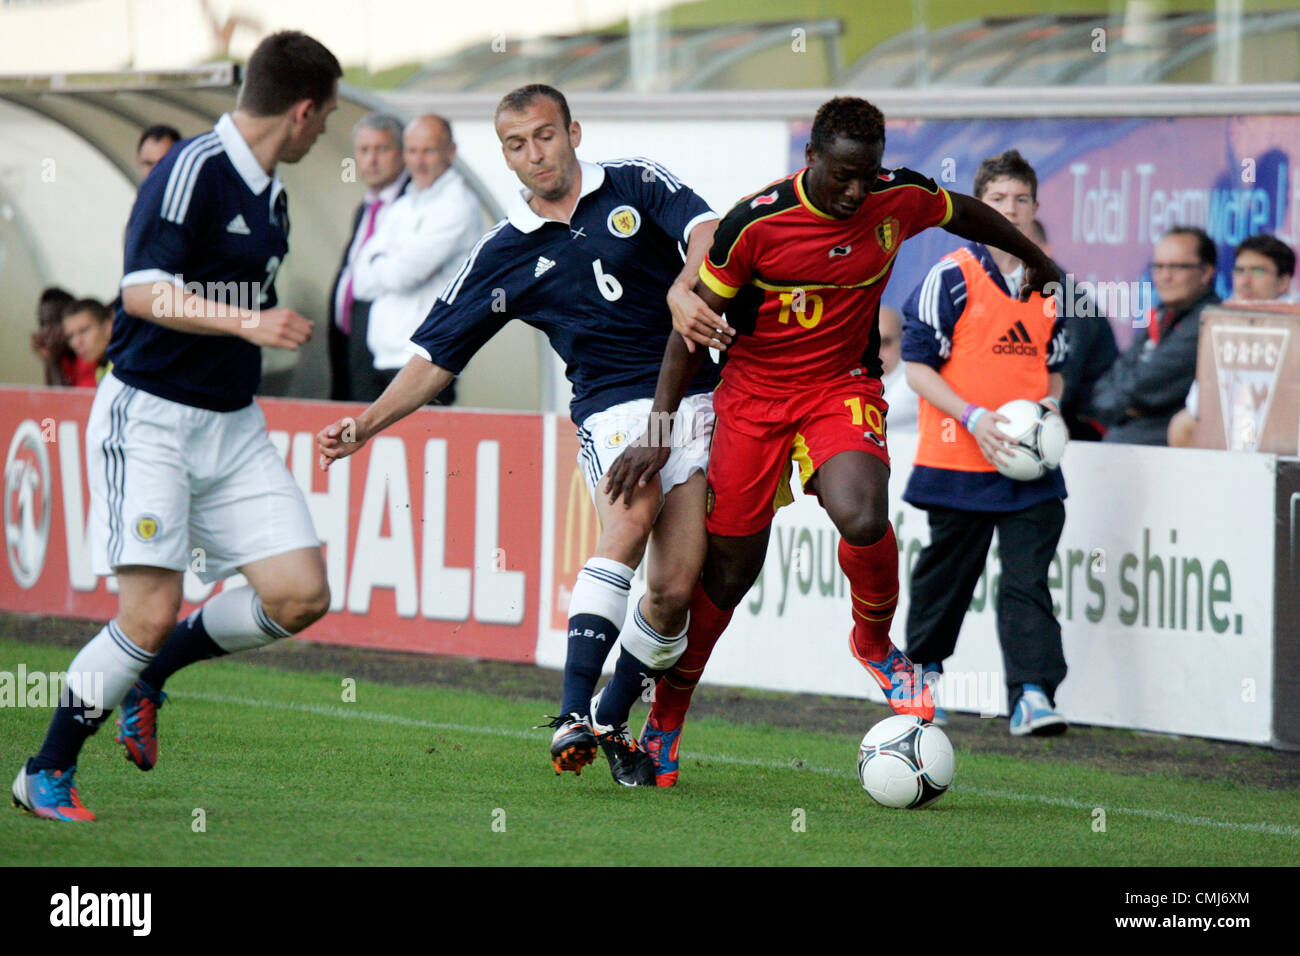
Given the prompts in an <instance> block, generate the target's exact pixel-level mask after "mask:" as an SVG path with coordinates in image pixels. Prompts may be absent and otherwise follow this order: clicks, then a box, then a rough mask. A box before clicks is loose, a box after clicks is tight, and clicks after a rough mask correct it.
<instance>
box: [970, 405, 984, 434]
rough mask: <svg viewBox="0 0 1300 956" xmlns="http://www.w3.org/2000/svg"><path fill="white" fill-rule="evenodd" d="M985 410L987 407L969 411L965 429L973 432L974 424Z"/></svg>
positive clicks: (982, 415)
mask: <svg viewBox="0 0 1300 956" xmlns="http://www.w3.org/2000/svg"><path fill="white" fill-rule="evenodd" d="M987 411H988V409H987V408H976V409H975V411H973V412H971V413H970V418H969V419H968V420H967V421H966V430H967V431H970V432H974V431H975V426H976V425H977V424H979V420H980V419H981V418H983V417H984V413H985V412H987Z"/></svg>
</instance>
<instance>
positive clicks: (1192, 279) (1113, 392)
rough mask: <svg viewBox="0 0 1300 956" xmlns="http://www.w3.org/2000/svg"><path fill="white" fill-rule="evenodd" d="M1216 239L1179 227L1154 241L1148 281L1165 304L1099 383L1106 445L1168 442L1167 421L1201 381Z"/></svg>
mask: <svg viewBox="0 0 1300 956" xmlns="http://www.w3.org/2000/svg"><path fill="white" fill-rule="evenodd" d="M1217 258H1218V257H1217V255H1216V253H1215V249H1214V240H1213V239H1211V238H1210V237H1209V236H1208V235H1207V234H1206V232H1205V230H1204V229H1201V228H1199V227H1195V226H1175V227H1174V228H1173V229H1170V230H1169V231H1168V232H1166V233H1165V235H1164V237H1163V238H1162V239H1161V240H1160V241H1159V242H1158V243H1156V247H1155V258H1154V259H1153V260H1152V262H1151V266H1150V270H1151V281H1152V284H1153V285H1154V286H1155V292H1156V295H1157V296H1159V298H1160V307H1159V308H1153V309H1149V310H1148V312H1147V315H1146V317H1145V318H1146V322H1145V326H1144V327H1141V328H1139V329H1138V331H1137V334H1136V335H1134V336H1133V341H1132V342H1131V343H1129V346H1128V348H1127V349H1125V350H1124V351H1123V352H1122V353H1121V354H1120V356H1119V358H1118V359H1116V360H1115V364H1114V365H1112V366H1111V367H1110V370H1109V371H1108V372H1106V374H1105V375H1103V376H1102V377H1101V378H1100V379H1099V380H1098V381H1097V386H1096V389H1095V390H1094V391H1093V404H1094V407H1095V408H1096V409H1097V413H1098V416H1099V417H1100V418H1101V419H1102V421H1103V422H1106V423H1107V424H1109V425H1110V428H1109V430H1108V431H1107V432H1106V436H1105V438H1103V439H1102V440H1103V441H1108V442H1123V443H1127V444H1130V445H1166V444H1168V442H1169V438H1168V433H1169V421H1170V419H1172V418H1173V417H1174V413H1175V412H1177V411H1178V410H1179V409H1181V408H1182V407H1183V406H1184V405H1185V404H1186V401H1187V393H1188V391H1189V390H1190V389H1191V387H1192V382H1193V381H1195V379H1196V347H1197V342H1198V340H1199V339H1200V331H1201V312H1202V311H1203V310H1204V309H1205V307H1206V306H1210V305H1216V304H1217V303H1218V302H1219V297H1218V296H1217V295H1216V294H1215V292H1214V275H1215V270H1216V267H1217Z"/></svg>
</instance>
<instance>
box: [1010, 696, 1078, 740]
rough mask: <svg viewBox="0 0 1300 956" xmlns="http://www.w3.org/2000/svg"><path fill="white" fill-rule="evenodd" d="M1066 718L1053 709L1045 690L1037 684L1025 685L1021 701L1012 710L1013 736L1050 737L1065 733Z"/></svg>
mask: <svg viewBox="0 0 1300 956" xmlns="http://www.w3.org/2000/svg"><path fill="white" fill-rule="evenodd" d="M1067 726H1068V725H1067V724H1066V722H1065V718H1064V717H1062V716H1061V715H1060V714H1058V713H1057V712H1056V711H1055V710H1054V709H1053V708H1052V704H1051V702H1050V701H1049V700H1048V699H1047V695H1046V694H1045V693H1043V689H1042V688H1041V687H1039V686H1038V685H1037V684H1025V685H1024V686H1023V687H1022V688H1021V691H1020V699H1019V700H1017V701H1016V706H1015V707H1014V708H1012V710H1011V736H1013V737H1024V736H1026V735H1028V734H1033V735H1034V736H1035V737H1050V736H1052V735H1053V734H1062V733H1065V728H1066V727H1067Z"/></svg>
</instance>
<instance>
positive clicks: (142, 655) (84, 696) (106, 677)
mask: <svg viewBox="0 0 1300 956" xmlns="http://www.w3.org/2000/svg"><path fill="white" fill-rule="evenodd" d="M152 660H153V655H152V654H150V653H149V652H148V651H146V650H143V649H142V648H141V647H140V646H139V645H138V644H136V643H135V642H134V641H132V640H131V639H130V638H129V637H127V636H126V634H125V633H123V631H122V629H121V628H120V627H118V626H117V621H116V620H112V621H109V622H108V623H107V624H106V625H104V627H103V629H101V630H100V632H99V633H98V634H96V635H95V636H94V637H92V638H91V639H90V643H89V644H87V645H86V646H85V647H83V648H82V649H81V650H80V651H78V652H77V656H76V657H74V658H73V659H72V663H71V664H69V665H68V678H67V679H68V688H69V689H70V690H71V691H72V692H73V693H74V694H76V695H77V697H78V698H79V699H80V700H81V702H82V703H83V704H85V705H86V706H87V707H88V708H92V709H94V708H98V709H99V710H103V711H109V710H113V709H114V708H115V707H117V705H118V704H120V703H122V699H123V698H124V697H126V694H127V691H129V690H130V689H131V685H132V684H134V683H135V682H136V678H138V677H139V676H140V672H141V671H143V670H144V669H145V668H146V667H148V666H149V662H150V661H152Z"/></svg>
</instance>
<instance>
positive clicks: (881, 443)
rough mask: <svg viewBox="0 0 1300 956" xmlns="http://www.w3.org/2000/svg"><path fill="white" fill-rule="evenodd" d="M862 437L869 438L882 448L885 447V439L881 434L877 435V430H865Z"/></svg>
mask: <svg viewBox="0 0 1300 956" xmlns="http://www.w3.org/2000/svg"><path fill="white" fill-rule="evenodd" d="M862 437H863V438H866V439H869V440H870V441H872V442H873V443H874V444H876V445H877V446H878V447H880V448H884V447H885V440H884V439H883V438H881V437H880V436H879V435H877V434H876V433H875V432H863V433H862Z"/></svg>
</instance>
